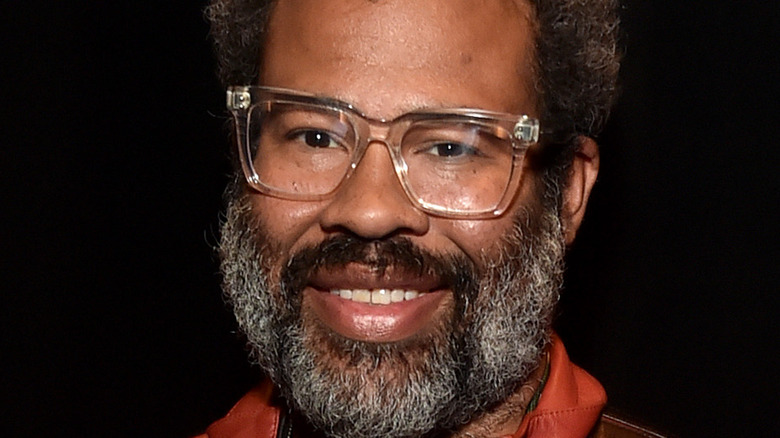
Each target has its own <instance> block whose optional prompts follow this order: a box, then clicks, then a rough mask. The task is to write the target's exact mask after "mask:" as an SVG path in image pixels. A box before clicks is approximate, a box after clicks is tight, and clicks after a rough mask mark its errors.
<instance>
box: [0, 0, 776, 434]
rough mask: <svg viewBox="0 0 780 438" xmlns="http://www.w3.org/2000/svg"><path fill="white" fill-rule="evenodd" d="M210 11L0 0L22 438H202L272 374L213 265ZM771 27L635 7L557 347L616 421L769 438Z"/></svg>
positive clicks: (732, 8) (7, 410)
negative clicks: (595, 384)
mask: <svg viewBox="0 0 780 438" xmlns="http://www.w3.org/2000/svg"><path fill="white" fill-rule="evenodd" d="M761 5H763V6H761ZM203 6H204V2H202V1H201V2H185V1H178V2H176V1H165V2H163V1H142V0H136V1H117V2H96V1H93V2H86V1H84V2H79V1H61V2H60V1H50V2H41V1H24V2H23V1H4V2H0V17H1V18H0V20H1V21H2V26H0V38H1V39H0V44H2V49H0V50H2V51H1V52H0V54H1V55H2V57H0V63H2V67H0V80H1V82H0V83H1V84H2V85H1V86H0V92H1V93H2V95H1V96H0V102H2V105H1V106H0V108H2V113H1V114H0V115H2V118H1V119H0V126H1V127H2V135H1V136H0V142H2V143H0V144H2V149H1V150H0V162H1V163H2V171H1V173H0V181H2V199H3V202H2V204H3V215H2V217H3V227H2V234H0V236H1V237H0V238H2V242H1V243H0V244H1V245H2V248H3V251H2V257H3V259H2V268H0V269H1V271H2V283H0V284H2V288H3V289H2V301H0V306H1V307H0V312H2V313H1V314H2V319H1V320H0V323H1V324H2V332H1V333H2V335H1V336H2V350H1V351H0V356H1V357H2V359H1V360H2V374H1V375H0V393H2V407H1V409H2V411H0V418H1V420H0V421H2V423H3V425H2V430H3V431H4V432H5V433H6V434H10V436H49V435H53V434H57V435H58V436H138V435H143V436H160V437H176V436H179V437H183V436H188V435H191V434H194V433H197V432H200V431H202V430H203V429H204V428H205V427H206V426H207V425H208V424H209V423H210V422H212V421H213V420H215V419H217V418H219V417H220V416H221V415H222V414H224V413H225V412H226V410H227V409H229V407H230V406H231V405H232V403H233V402H235V400H237V399H238V398H239V397H240V396H241V395H242V394H243V393H244V392H245V391H246V390H247V389H248V388H249V387H250V386H251V385H252V383H253V382H255V381H256V380H257V379H258V371H257V370H256V369H253V368H251V367H250V366H249V365H248V364H247V361H246V358H245V350H244V347H243V343H242V341H241V340H240V338H239V336H238V335H236V333H235V324H234V322H233V320H232V317H231V315H230V313H229V311H228V310H227V308H226V306H225V305H224V303H223V301H222V298H221V296H220V291H219V275H218V273H217V262H216V257H215V255H214V252H213V246H214V245H215V242H216V240H217V238H216V235H217V230H218V220H219V211H220V209H221V205H222V202H221V191H222V188H223V187H224V185H225V183H226V181H227V174H228V172H229V163H228V159H227V147H228V145H227V140H226V132H225V130H224V123H225V111H224V109H223V108H224V107H223V105H224V102H223V100H224V99H223V92H222V90H221V88H220V87H219V86H218V84H217V81H216V79H215V76H214V73H213V71H214V64H215V63H214V60H213V57H212V55H211V49H210V46H209V41H208V37H207V32H208V26H207V23H206V22H205V20H204V19H203V18H202V14H201V10H202V8H203ZM778 9H779V7H778V6H777V3H776V2H773V1H769V2H761V3H758V2H755V4H754V2H727V1H678V2H664V1H628V2H626V6H625V7H624V10H623V21H624V33H625V38H624V45H625V46H626V53H627V56H626V59H625V62H624V68H623V74H622V77H623V89H624V92H623V95H622V98H621V100H620V103H619V105H618V106H617V108H616V109H615V111H614V113H613V118H612V120H611V122H610V124H609V126H608V129H607V130H606V132H605V133H604V134H603V135H602V136H601V138H600V143H601V144H602V146H603V147H602V173H601V175H600V177H599V182H598V183H597V186H596V190H595V192H594V194H593V196H592V200H591V205H590V207H589V212H588V215H587V217H586V221H585V224H584V226H583V228H582V230H581V235H580V238H579V240H578V242H577V243H576V245H575V247H574V248H573V249H572V251H571V253H570V256H569V261H570V268H569V271H568V280H569V283H568V286H567V289H566V291H565V294H564V298H563V302H562V306H561V312H560V318H559V321H558V330H559V331H560V333H561V335H562V337H563V338H564V340H565V341H566V343H567V346H568V348H569V350H570V354H571V356H572V357H573V358H574V359H575V361H577V362H578V363H580V364H581V365H583V367H584V368H586V369H588V370H589V371H590V372H592V373H593V374H594V375H595V376H597V377H598V378H599V379H600V380H601V381H602V382H603V383H604V385H605V386H606V388H607V391H608V393H609V395H610V401H611V403H612V404H613V405H614V406H616V407H618V408H620V409H621V410H623V411H625V412H627V413H630V414H634V415H636V416H639V417H641V418H643V419H645V420H647V421H648V422H650V423H654V424H656V425H658V426H660V427H661V428H664V429H667V430H670V431H673V432H675V433H677V434H678V435H681V436H692V437H693V436H777V433H778V419H777V411H778V409H779V408H780V404H779V403H778V396H777V393H778V389H780V388H778V386H779V385H778V380H779V379H778V377H777V374H776V371H775V370H776V369H777V368H778V365H780V364H779V363H778V362H779V361H778V355H779V353H778V349H777V338H778V327H777V322H776V315H777V311H778V306H777V302H778V297H777V294H778V292H780V287H778V276H779V275H778V272H777V260H778V251H777V247H778V242H777V240H778V239H777V236H778V233H777V231H776V227H777V224H778V222H779V221H778V216H779V215H778V189H780V187H778V185H779V184H778V177H777V170H776V169H777V167H778V161H780V160H778V159H779V158H780V154H778V147H779V146H778V144H777V143H778V138H780V136H778V129H777V126H778V123H777V117H778V116H779V115H780V114H779V112H778V103H777V102H778V98H779V97H780V96H778V86H777V84H776V83H777V81H778V79H780V75H778V73H779V69H778V38H777V37H778V29H777V26H778V23H780V13H778Z"/></svg>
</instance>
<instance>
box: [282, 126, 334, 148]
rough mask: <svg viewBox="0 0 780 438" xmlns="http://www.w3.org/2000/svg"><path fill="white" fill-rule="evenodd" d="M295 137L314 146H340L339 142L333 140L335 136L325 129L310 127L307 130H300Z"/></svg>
mask: <svg viewBox="0 0 780 438" xmlns="http://www.w3.org/2000/svg"><path fill="white" fill-rule="evenodd" d="M293 137H294V138H296V139H298V140H300V141H303V142H304V143H305V144H306V145H307V146H310V147H313V148H333V147H338V142H337V141H335V140H333V137H331V135H330V134H328V133H327V132H325V131H318V130H314V129H309V130H306V131H299V132H297V133H295V134H294V135H293Z"/></svg>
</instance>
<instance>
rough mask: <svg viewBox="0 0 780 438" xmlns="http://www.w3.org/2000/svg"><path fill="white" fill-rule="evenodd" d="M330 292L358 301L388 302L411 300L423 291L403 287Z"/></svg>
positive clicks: (335, 290) (334, 290)
mask: <svg viewBox="0 0 780 438" xmlns="http://www.w3.org/2000/svg"><path fill="white" fill-rule="evenodd" d="M330 293H332V294H333V295H338V296H340V297H341V298H344V299H345V300H352V301H355V302H358V303H371V304H390V303H400V302H401V301H404V300H413V299H415V298H417V297H419V296H421V295H425V292H419V291H416V290H404V289H331V291H330Z"/></svg>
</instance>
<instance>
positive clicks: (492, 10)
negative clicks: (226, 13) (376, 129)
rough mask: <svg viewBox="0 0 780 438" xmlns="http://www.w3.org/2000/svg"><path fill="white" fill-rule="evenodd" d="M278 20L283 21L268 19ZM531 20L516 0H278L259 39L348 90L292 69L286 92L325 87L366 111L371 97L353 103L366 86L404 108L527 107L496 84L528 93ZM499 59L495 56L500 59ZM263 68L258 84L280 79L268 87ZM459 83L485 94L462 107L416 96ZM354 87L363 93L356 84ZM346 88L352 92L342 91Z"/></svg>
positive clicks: (269, 75) (267, 69) (268, 74)
mask: <svg viewBox="0 0 780 438" xmlns="http://www.w3.org/2000/svg"><path fill="white" fill-rule="evenodd" d="M518 1H520V2H521V3H518ZM280 16H284V17H285V18H284V20H274V17H280ZM278 21H283V23H279V22H278ZM532 26H533V24H532V20H531V8H530V7H529V6H528V5H527V4H526V3H525V2H524V1H522V0H481V1H474V0H440V1H436V0H428V1H425V2H416V1H412V0H379V1H376V2H370V1H366V0H340V1H322V0H297V1H293V0H280V1H279V3H278V4H277V6H276V8H275V10H274V15H273V16H272V19H271V26H270V32H269V37H268V40H267V44H268V47H274V44H277V45H281V42H284V44H283V46H284V50H285V51H286V53H285V56H288V57H295V58H297V59H299V60H305V62H306V63H307V66H308V67H307V68H308V69H311V70H312V72H316V73H317V74H319V75H335V76H338V77H339V78H340V80H341V81H344V82H349V83H351V84H353V87H354V88H355V89H354V90H353V89H348V87H345V88H344V89H340V90H325V89H318V88H319V87H318V86H317V85H316V84H310V83H305V82H306V81H307V78H306V77H301V76H306V75H298V76H299V78H298V79H299V82H300V83H298V84H289V85H287V87H288V88H300V89H305V90H306V91H311V92H315V93H327V92H332V96H333V97H336V98H340V99H342V100H345V101H350V102H352V103H355V104H356V106H358V107H361V108H362V109H363V110H364V111H366V112H367V113H373V112H374V111H376V110H379V108H373V107H372V106H373V102H361V101H355V100H356V99H355V97H356V96H359V95H365V94H366V93H368V92H370V93H373V96H374V97H375V98H377V99H376V101H380V100H382V98H383V97H384V98H387V99H389V98H390V97H393V99H394V101H395V103H396V104H401V105H402V106H406V108H403V109H402V108H397V109H396V110H397V111H403V112H405V111H408V110H410V109H416V108H420V107H426V106H433V105H438V104H443V105H445V106H464V105H465V106H477V107H485V105H484V104H479V103H480V102H479V99H478V97H482V98H484V100H485V101H487V100H488V99H489V100H490V101H491V102H495V107H493V108H485V109H493V110H499V111H510V112H516V111H517V110H523V112H528V108H527V106H528V104H529V103H530V104H534V103H535V102H522V105H513V104H512V103H511V102H510V100H511V97H512V96H506V95H504V94H506V93H505V92H504V90H507V91H510V92H511V91H513V90H517V89H522V94H523V95H526V96H530V95H531V94H532V93H531V91H532V85H531V84H532V83H533V80H532V78H531V74H532V72H533V68H532V61H533V60H532V56H533V34H534V32H533V29H532ZM277 59H278V58H277ZM497 60H499V61H500V60H503V62H502V63H501V64H500V65H499V63H497V62H496V61H497ZM263 64H264V68H263V72H262V75H261V83H263V84H265V85H278V84H274V83H269V82H274V81H278V80H279V79H280V78H277V77H276V76H274V74H273V72H274V66H273V65H267V63H266V62H264V63H263ZM489 66H496V68H495V69H494V68H490V67H489ZM506 66H511V68H512V72H511V73H512V75H511V76H509V77H512V78H513V79H516V82H517V83H515V84H507V83H506V82H507V81H506V78H507V77H508V75H507V74H506V73H507V72H506ZM502 69H503V70H502ZM420 72H424V75H425V76H424V78H423V79H424V80H425V81H426V83H425V84H423V85H425V86H424V87H419V86H416V85H420V84H419V79H420V78H419V76H421V73H420ZM415 74H416V76H415ZM410 76H414V77H410ZM367 77H370V78H371V81H366V80H365V78H367ZM282 79H285V80H286V79H287V78H282ZM361 79H363V80H361ZM412 81H417V82H415V83H412ZM465 85H468V86H469V87H471V88H473V89H474V90H477V89H482V90H483V91H482V92H480V93H479V94H482V95H484V94H485V93H487V94H488V96H475V98H474V99H473V103H472V104H469V102H462V101H457V102H454V101H453V102H432V101H428V99H427V98H426V97H425V96H423V95H421V93H419V90H420V89H423V88H424V89H426V90H427V91H429V92H430V93H429V94H431V95H438V96H445V95H446V94H447V93H446V91H447V89H448V88H451V87H459V88H465V87H464V86H465ZM361 86H362V87H370V90H369V89H364V90H358V89H357V88H360V87H361ZM306 87H310V89H306ZM352 91H354V93H352V94H355V96H352V95H349V94H348V93H349V92H352ZM399 93H400V94H399ZM405 93H408V96H407V95H405ZM515 94H518V93H515ZM391 95H392V96H391ZM434 100H436V99H434ZM439 100H441V99H439ZM402 102H403V103H402ZM513 106H524V107H525V108H513ZM534 106H535V105H534ZM384 109H385V110H387V108H386V106H385V107H384ZM369 115H372V114H369ZM373 115H374V116H380V114H373ZM394 115H397V114H387V113H385V114H381V117H377V118H392V117H393V116H394Z"/></svg>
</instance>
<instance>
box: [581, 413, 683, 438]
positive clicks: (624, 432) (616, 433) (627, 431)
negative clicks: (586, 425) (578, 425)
mask: <svg viewBox="0 0 780 438" xmlns="http://www.w3.org/2000/svg"><path fill="white" fill-rule="evenodd" d="M588 438H668V435H664V434H661V433H659V432H657V431H655V430H653V429H650V428H648V427H647V426H644V425H640V424H638V423H636V422H634V421H633V420H627V419H625V418H623V417H621V416H618V415H616V414H614V413H610V412H604V413H602V414H601V417H599V420H598V422H597V423H596V425H595V426H593V430H592V431H591V433H590V435H588Z"/></svg>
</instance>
